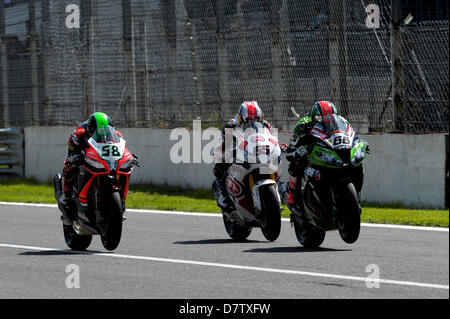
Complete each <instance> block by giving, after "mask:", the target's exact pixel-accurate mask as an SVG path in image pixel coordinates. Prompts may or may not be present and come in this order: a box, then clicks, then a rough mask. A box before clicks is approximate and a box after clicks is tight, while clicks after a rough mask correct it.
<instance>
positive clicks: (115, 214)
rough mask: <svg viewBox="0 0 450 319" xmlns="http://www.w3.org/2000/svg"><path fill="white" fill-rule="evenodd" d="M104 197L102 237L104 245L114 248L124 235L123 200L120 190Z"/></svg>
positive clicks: (109, 248) (106, 247)
mask: <svg viewBox="0 0 450 319" xmlns="http://www.w3.org/2000/svg"><path fill="white" fill-rule="evenodd" d="M105 195H106V196H104V197H103V199H102V200H103V202H104V211H103V212H102V217H103V218H102V219H103V220H102V222H101V224H100V237H101V239H102V244H103V247H105V249H107V250H114V249H116V248H117V246H119V243H120V238H121V236H122V222H123V218H122V200H121V198H120V194H119V193H118V192H113V193H108V194H105Z"/></svg>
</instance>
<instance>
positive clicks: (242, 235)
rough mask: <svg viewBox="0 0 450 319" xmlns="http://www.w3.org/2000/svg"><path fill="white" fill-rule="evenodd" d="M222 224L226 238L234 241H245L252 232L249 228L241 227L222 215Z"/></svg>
mask: <svg viewBox="0 0 450 319" xmlns="http://www.w3.org/2000/svg"><path fill="white" fill-rule="evenodd" d="M223 224H224V225H225V230H226V231H227V234H228V236H230V237H231V238H233V239H236V240H245V239H247V237H248V236H250V233H251V232H252V229H251V227H242V226H240V225H239V224H238V223H237V222H235V221H232V220H229V219H228V217H227V216H225V215H223Z"/></svg>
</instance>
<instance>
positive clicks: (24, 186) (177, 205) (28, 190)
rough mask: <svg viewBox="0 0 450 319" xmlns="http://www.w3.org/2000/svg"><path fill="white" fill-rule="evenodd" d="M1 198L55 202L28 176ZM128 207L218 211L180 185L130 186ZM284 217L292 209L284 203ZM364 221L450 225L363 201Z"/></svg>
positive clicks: (202, 193)
mask: <svg viewBox="0 0 450 319" xmlns="http://www.w3.org/2000/svg"><path fill="white" fill-rule="evenodd" d="M0 201H4V202H25V203H50V204H54V203H56V201H55V197H54V193H53V185H52V183H50V182H47V183H41V182H37V181H35V180H29V179H8V180H0ZM127 207H128V208H139V209H157V210H179V211H188V212H206V213H218V212H219V209H218V208H217V206H216V202H215V200H214V195H213V193H212V191H210V190H206V189H201V190H189V189H182V188H179V187H169V186H155V185H131V186H130V191H129V193H128V198H127ZM283 208H284V210H283V213H282V216H283V217H288V216H289V210H288V208H287V207H286V206H284V205H283ZM361 221H362V222H365V223H380V224H401V225H415V226H437V227H448V226H449V211H448V210H435V209H411V208H406V207H401V205H398V204H395V205H392V207H388V206H387V205H385V204H383V205H378V204H370V203H363V204H362V215H361Z"/></svg>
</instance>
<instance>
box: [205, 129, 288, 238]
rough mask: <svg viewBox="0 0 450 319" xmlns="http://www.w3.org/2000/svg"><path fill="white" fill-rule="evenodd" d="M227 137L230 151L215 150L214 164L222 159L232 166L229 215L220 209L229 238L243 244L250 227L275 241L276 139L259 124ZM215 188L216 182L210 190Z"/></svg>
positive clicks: (228, 182)
mask: <svg viewBox="0 0 450 319" xmlns="http://www.w3.org/2000/svg"><path fill="white" fill-rule="evenodd" d="M230 131H231V130H230ZM227 136H229V137H230V139H231V140H233V141H234V142H233V145H232V147H225V150H223V149H222V147H217V148H215V149H214V158H215V159H216V160H218V159H219V157H221V158H222V160H225V162H227V163H231V162H232V165H231V166H230V167H229V168H228V170H227V172H226V177H225V178H226V192H227V193H228V195H229V198H230V199H231V201H232V205H231V206H232V210H231V211H225V210H223V209H222V214H223V222H224V225H225V229H226V231H227V233H228V235H229V236H230V237H231V238H233V239H237V240H244V239H246V238H247V237H248V236H249V235H250V233H251V231H252V228H253V227H259V228H261V230H262V233H263V235H264V237H265V238H266V239H267V240H269V241H274V240H276V239H277V238H278V236H279V235H280V230H281V211H282V208H281V198H280V196H279V193H278V185H277V182H278V181H279V174H278V169H279V165H280V163H281V149H280V146H279V145H278V139H277V137H276V136H275V135H273V134H272V133H271V132H270V130H269V129H268V128H266V127H265V126H264V125H263V124H261V123H259V122H256V123H246V124H245V125H244V127H243V128H236V129H233V130H232V133H231V132H230V133H229V135H227ZM225 139H227V137H225ZM217 187H219V186H218V183H217V181H215V183H214V184H213V189H214V188H217Z"/></svg>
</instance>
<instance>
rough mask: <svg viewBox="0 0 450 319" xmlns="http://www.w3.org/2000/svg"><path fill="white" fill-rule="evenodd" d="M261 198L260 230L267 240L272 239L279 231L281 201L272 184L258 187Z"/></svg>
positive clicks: (274, 238)
mask: <svg viewBox="0 0 450 319" xmlns="http://www.w3.org/2000/svg"><path fill="white" fill-rule="evenodd" d="M259 197H260V198H261V217H260V224H261V231H262V233H263V235H264V237H265V238H266V239H267V240H270V241H274V240H276V239H277V238H278V236H280V231H281V209H280V207H281V203H280V201H279V199H278V196H277V191H276V189H275V187H274V186H273V185H264V186H261V187H260V189H259Z"/></svg>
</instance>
